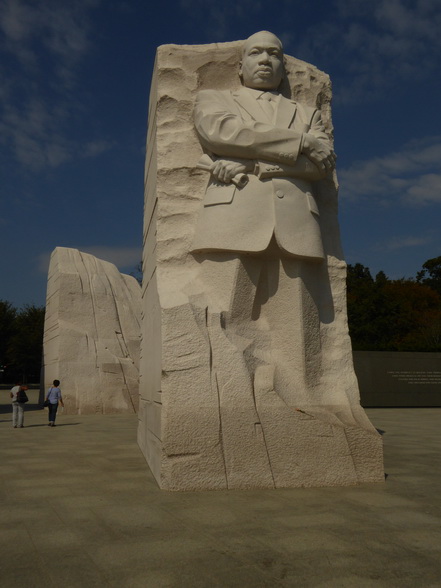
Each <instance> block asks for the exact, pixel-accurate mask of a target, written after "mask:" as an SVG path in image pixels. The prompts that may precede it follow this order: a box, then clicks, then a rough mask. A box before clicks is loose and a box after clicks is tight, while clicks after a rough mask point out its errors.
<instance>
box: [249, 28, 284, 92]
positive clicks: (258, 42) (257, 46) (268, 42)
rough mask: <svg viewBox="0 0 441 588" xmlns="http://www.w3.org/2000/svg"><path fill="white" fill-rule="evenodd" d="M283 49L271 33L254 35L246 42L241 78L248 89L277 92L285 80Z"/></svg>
mask: <svg viewBox="0 0 441 588" xmlns="http://www.w3.org/2000/svg"><path fill="white" fill-rule="evenodd" d="M284 73H285V68H284V65H283V47H282V42H281V41H280V39H278V38H277V37H276V35H274V34H273V33H270V32H269V31H259V32H258V33H254V35H251V37H248V39H247V40H246V41H245V42H244V44H243V47H242V61H241V63H240V69H239V76H240V78H241V80H242V83H243V85H244V86H246V87H247V88H255V89H257V90H276V89H277V88H278V87H279V85H280V82H281V81H282V79H283V75H284Z"/></svg>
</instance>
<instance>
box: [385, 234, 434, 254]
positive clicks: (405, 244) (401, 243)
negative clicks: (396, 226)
mask: <svg viewBox="0 0 441 588" xmlns="http://www.w3.org/2000/svg"><path fill="white" fill-rule="evenodd" d="M433 241H434V238H433V235H429V236H425V237H412V236H406V237H393V238H391V239H389V240H387V241H385V242H382V243H379V244H377V246H376V247H375V249H376V250H377V251H396V250H399V249H407V248H411V247H421V246H424V245H429V244H430V243H433Z"/></svg>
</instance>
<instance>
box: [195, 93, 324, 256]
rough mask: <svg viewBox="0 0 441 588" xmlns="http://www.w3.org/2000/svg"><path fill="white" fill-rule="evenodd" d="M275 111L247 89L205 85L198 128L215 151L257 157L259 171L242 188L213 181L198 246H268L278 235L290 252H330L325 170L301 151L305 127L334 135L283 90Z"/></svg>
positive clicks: (243, 249) (207, 248) (254, 248)
mask: <svg viewBox="0 0 441 588" xmlns="http://www.w3.org/2000/svg"><path fill="white" fill-rule="evenodd" d="M276 103H277V104H276V112H275V114H274V116H273V118H272V120H270V119H269V117H268V115H267V114H265V112H264V111H263V110H262V108H261V106H260V105H259V103H258V100H256V99H255V98H253V96H252V95H251V94H250V92H249V90H248V89H247V88H241V89H240V90H238V91H236V92H230V91H217V90H203V91H201V92H199V94H198V96H197V99H196V103H195V109H194V121H195V128H196V131H197V133H198V136H199V140H200V142H201V145H202V147H203V148H204V151H205V152H207V153H209V154H210V156H211V157H212V158H216V157H217V158H223V157H228V158H232V159H234V158H238V159H251V160H254V162H255V163H256V164H257V165H256V166H255V170H256V172H255V174H249V181H248V183H247V184H246V186H245V187H243V188H237V187H236V186H235V185H234V184H222V183H220V182H216V181H213V179H210V182H209V184H208V186H207V190H206V193H205V196H204V199H203V202H202V207H201V210H200V214H199V218H198V223H197V227H196V232H195V236H194V241H193V247H192V251H193V252H198V251H216V250H222V251H235V252H243V253H258V252H262V251H264V250H265V249H266V248H267V247H268V245H269V243H270V241H271V238H272V236H273V235H274V236H275V239H276V242H277V244H278V246H279V248H280V249H281V250H282V252H284V254H287V255H289V256H295V257H301V258H307V259H310V260H317V261H320V260H322V259H323V258H324V252H323V244H322V239H321V234H320V224H319V214H320V213H319V209H318V206H317V203H316V200H315V198H314V195H313V190H312V182H314V181H316V180H319V179H321V178H323V174H321V172H320V171H319V170H318V168H317V167H316V166H315V165H314V164H313V163H312V162H310V161H309V160H308V159H307V158H306V157H305V156H304V155H301V154H300V151H301V145H302V136H303V133H306V132H307V133H311V134H313V135H314V136H315V137H317V138H318V139H319V140H320V141H322V142H326V143H328V142H329V138H328V136H327V135H326V133H325V130H324V127H323V124H322V121H321V114H320V111H319V110H317V109H314V108H311V107H309V106H305V105H301V104H298V103H296V102H295V101H292V100H288V99H287V98H284V97H283V96H281V95H279V96H277V98H276Z"/></svg>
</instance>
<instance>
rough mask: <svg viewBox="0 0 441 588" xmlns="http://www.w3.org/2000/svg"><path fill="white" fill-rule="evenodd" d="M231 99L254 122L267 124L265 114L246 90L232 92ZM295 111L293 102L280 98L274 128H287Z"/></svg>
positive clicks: (295, 107)
mask: <svg viewBox="0 0 441 588" xmlns="http://www.w3.org/2000/svg"><path fill="white" fill-rule="evenodd" d="M232 96H233V99H234V100H235V101H236V102H237V104H239V106H240V107H241V108H243V110H245V111H246V112H247V113H248V114H249V115H250V116H251V117H252V118H253V119H254V120H258V121H260V122H268V121H267V118H266V116H265V113H264V112H263V110H262V109H261V108H260V106H259V104H258V102H257V100H255V99H254V98H253V97H252V96H251V95H250V94H249V93H248V92H247V91H246V90H243V89H239V90H237V91H236V92H232ZM296 110H297V106H296V103H295V102H294V101H293V100H288V99H287V98H285V97H284V96H280V99H279V104H278V106H277V113H276V126H278V127H282V128H285V129H286V128H288V127H289V126H290V125H291V124H292V122H293V120H294V117H295V114H296Z"/></svg>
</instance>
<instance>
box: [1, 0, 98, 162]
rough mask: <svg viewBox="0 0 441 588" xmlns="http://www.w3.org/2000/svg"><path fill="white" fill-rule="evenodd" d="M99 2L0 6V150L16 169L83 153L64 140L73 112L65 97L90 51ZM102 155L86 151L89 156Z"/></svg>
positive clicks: (25, 0)
mask: <svg viewBox="0 0 441 588" xmlns="http://www.w3.org/2000/svg"><path fill="white" fill-rule="evenodd" d="M100 2H101V0H79V1H77V2H59V0H34V1H31V0H4V2H2V3H0V32H2V33H3V37H4V43H3V44H2V46H1V50H0V51H1V52H0V63H1V65H0V76H1V78H2V80H5V82H3V81H2V88H1V90H0V112H1V113H2V114H1V116H0V144H3V146H4V147H5V148H8V149H9V151H10V152H11V153H12V155H13V157H14V158H15V160H16V161H17V162H18V163H19V164H20V165H21V166H22V168H25V169H29V170H32V171H35V170H38V169H44V168H51V167H57V166H59V165H61V164H62V163H64V162H66V161H68V160H70V159H72V158H74V157H76V156H77V155H80V154H81V155H84V153H85V152H87V151H88V147H87V146H86V148H84V146H81V147H80V146H79V145H77V144H75V142H74V141H73V140H72V139H69V138H68V137H69V131H68V129H69V125H70V124H71V121H72V120H73V119H74V118H75V116H74V115H75V112H76V110H77V107H78V106H77V105H76V104H75V103H74V102H73V100H72V98H71V91H72V88H73V87H74V86H75V84H76V77H77V72H78V67H79V66H80V65H81V63H82V62H83V60H84V59H85V58H86V57H87V55H88V54H89V51H90V48H91V16H92V10H93V9H94V8H95V7H96V6H98V5H99V3H100ZM101 144H102V145H103V144H104V142H103V141H101ZM95 145H98V142H97V141H95ZM102 151H103V149H101V150H100V149H95V150H93V149H89V155H90V156H92V155H96V154H98V153H100V152H102Z"/></svg>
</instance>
